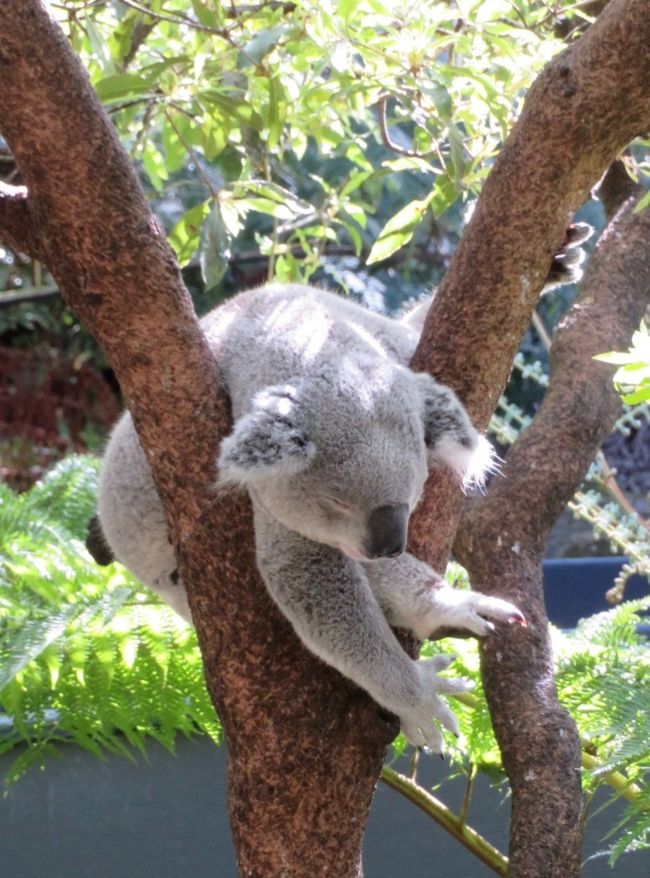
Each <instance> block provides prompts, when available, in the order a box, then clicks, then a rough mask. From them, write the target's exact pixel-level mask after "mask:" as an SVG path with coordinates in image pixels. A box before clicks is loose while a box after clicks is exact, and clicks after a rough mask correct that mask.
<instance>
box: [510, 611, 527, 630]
mask: <svg viewBox="0 0 650 878" xmlns="http://www.w3.org/2000/svg"><path fill="white" fill-rule="evenodd" d="M508 625H521V627H522V628H528V622H526V617H525V616H524V614H523V613H513V614H512V616H509V617H508Z"/></svg>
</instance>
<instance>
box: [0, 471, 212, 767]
mask: <svg viewBox="0 0 650 878" xmlns="http://www.w3.org/2000/svg"><path fill="white" fill-rule="evenodd" d="M97 471H98V462H97V461H96V460H95V459H93V458H91V457H88V456H74V457H69V458H67V459H66V460H63V461H61V463H59V464H58V465H57V466H56V467H55V468H54V469H53V470H52V472H50V473H49V474H48V476H47V477H46V478H45V479H43V481H42V482H40V483H39V484H37V485H36V486H35V487H34V488H32V489H31V490H30V491H29V492H28V493H26V494H22V495H17V494H14V493H13V492H12V491H10V490H9V489H7V488H6V486H0V714H4V717H5V719H4V722H3V723H2V725H1V726H0V729H1V731H0V752H6V751H7V750H10V749H12V748H13V747H15V746H16V745H17V744H20V743H25V742H26V743H28V744H29V745H30V746H29V748H28V749H26V750H25V749H23V750H21V752H20V753H19V755H18V756H17V758H16V759H15V760H14V762H13V764H12V767H11V769H10V771H9V773H8V776H7V778H6V781H7V782H13V781H15V780H16V779H17V778H18V777H19V776H20V775H21V774H22V773H23V772H24V771H26V770H27V768H29V767H30V766H31V765H33V764H41V763H42V762H43V760H44V759H45V758H46V757H47V756H49V755H50V754H52V753H53V752H55V751H56V748H57V747H58V746H60V745H62V744H65V743H68V742H71V741H72V742H74V743H76V744H78V745H79V746H81V747H84V748H85V749H86V750H89V751H90V752H92V753H94V754H96V755H98V756H99V755H102V754H103V753H104V752H106V751H109V752H114V753H122V754H124V755H127V756H128V755H130V754H131V750H130V747H131V748H133V747H135V748H137V749H140V750H143V749H144V747H145V744H146V741H147V739H154V740H156V741H159V742H160V743H161V744H163V745H164V746H165V747H167V748H169V749H170V750H172V749H173V747H174V742H175V740H176V736H177V735H178V734H179V733H181V734H185V735H192V734H195V733H197V732H202V733H207V734H209V735H211V736H212V737H213V738H214V739H215V740H217V741H218V740H219V739H220V726H219V723H218V720H217V718H216V716H215V714H214V710H213V708H212V704H211V702H210V699H209V696H208V694H207V692H206V689H205V684H204V680H203V672H202V666H201V659H200V654H199V650H198V645H197V642H196V637H195V634H194V632H193V630H192V629H191V628H189V626H187V625H186V624H185V623H184V622H182V621H181V620H180V619H179V618H178V617H177V616H176V614H175V613H173V612H172V611H171V610H169V609H168V608H167V607H165V606H163V605H162V604H161V603H160V602H159V601H158V599H157V598H156V597H155V596H154V595H153V594H152V593H150V592H149V591H148V590H146V589H143V588H142V587H141V586H139V585H138V583H136V582H135V580H133V579H132V578H131V577H130V576H129V574H128V573H127V572H126V571H125V570H124V569H123V568H121V567H120V566H119V565H112V566H111V567H108V568H99V567H97V565H96V564H95V563H94V562H93V561H92V559H91V558H90V557H89V555H88V554H87V552H86V549H85V547H84V545H83V542H82V539H83V536H84V533H85V528H86V524H87V521H88V519H89V518H90V517H91V515H92V514H93V511H94V508H95V494H96V487H97Z"/></svg>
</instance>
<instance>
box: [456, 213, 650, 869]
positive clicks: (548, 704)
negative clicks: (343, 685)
mask: <svg viewBox="0 0 650 878" xmlns="http://www.w3.org/2000/svg"><path fill="white" fill-rule="evenodd" d="M634 201H635V199H634V197H632V198H631V199H628V201H627V202H626V204H625V205H624V207H622V208H621V210H620V211H619V212H618V214H617V215H616V216H615V218H614V219H613V220H612V222H611V223H610V224H609V226H608V227H607V229H606V231H605V233H604V234H603V236H602V237H601V240H600V242H599V244H598V247H597V248H596V251H595V253H594V256H593V258H592V262H591V264H590V266H589V269H588V271H587V274H586V276H585V280H584V284H583V287H582V290H581V293H580V295H579V297H578V299H577V300H576V302H575V304H574V305H573V306H572V308H571V309H570V311H569V313H568V314H567V316H566V317H565V318H564V320H563V321H562V323H561V324H560V326H559V327H558V329H557V330H556V332H555V335H554V338H553V346H552V352H551V353H552V358H551V362H552V377H551V383H550V386H549V390H548V393H547V395H546V397H545V400H544V403H543V405H542V408H541V409H540V411H539V413H538V414H537V415H536V417H535V418H534V420H533V423H532V425H531V426H530V427H529V429H528V430H526V431H525V432H524V433H523V434H522V435H521V436H520V438H519V439H518V440H517V442H516V443H515V444H514V445H513V447H512V448H511V450H510V453H509V454H508V456H507V459H506V465H505V467H504V473H503V478H499V479H497V480H495V481H494V483H493V485H492V486H491V488H490V490H489V492H488V494H487V496H486V497H484V498H483V499H481V500H479V501H478V502H476V503H474V504H473V505H472V507H471V509H470V510H469V511H468V513H467V514H466V515H465V516H464V518H463V520H462V522H461V526H460V530H459V535H458V537H457V540H456V544H455V549H456V553H457V555H458V557H459V559H460V560H461V562H462V563H463V564H464V565H465V566H466V567H467V569H468V571H469V573H470V576H471V579H472V583H473V584H474V586H475V587H476V588H478V589H480V590H481V591H485V592H496V593H498V594H499V595H503V596H506V597H508V598H509V599H510V600H512V601H514V602H515V603H516V604H517V605H518V606H519V607H521V608H522V609H523V610H524V612H525V613H526V616H527V619H528V623H529V625H528V629H527V630H526V631H523V630H519V631H511V632H507V633H504V634H503V636H501V637H500V638H498V639H496V638H495V639H492V640H487V641H485V642H484V643H483V644H482V647H481V657H482V671H483V676H484V682H485V689H486V694H487V697H488V701H489V704H490V712H491V715H492V720H493V723H494V729H495V733H496V736H497V739H498V741H499V745H500V747H501V751H502V755H503V761H504V766H505V768H506V771H507V774H508V777H509V779H510V783H511V787H512V805H513V808H512V820H511V827H510V866H509V871H508V875H509V876H512V878H570V876H578V875H579V873H580V846H581V826H580V817H581V790H580V742H579V739H578V735H577V731H576V729H575V725H574V723H573V721H572V720H571V719H570V717H569V716H568V715H567V714H566V712H565V711H564V710H563V709H562V708H561V706H560V704H559V702H558V699H557V692H556V688H555V683H554V680H553V661H552V656H551V652H550V642H549V637H548V620H547V618H546V613H545V608H544V597H543V589H542V556H543V550H544V544H545V542H546V539H547V537H548V534H549V532H550V530H551V528H552V526H553V524H554V523H555V521H556V519H557V517H558V516H559V514H560V512H561V511H562V509H563V508H564V506H565V505H566V503H567V502H568V500H569V499H570V498H571V496H572V495H573V493H574V492H575V490H576V489H577V487H578V486H579V484H580V482H581V480H582V478H583V477H584V474H585V472H586V470H587V468H588V466H589V464H590V462H591V461H592V460H593V457H594V455H595V453H596V451H597V450H598V448H599V447H600V444H601V443H602V441H603V440H604V439H605V438H606V436H607V435H608V433H609V432H610V430H611V427H612V425H613V422H614V420H615V417H616V415H617V414H618V412H619V410H620V400H619V398H618V395H617V394H616V393H615V391H614V388H613V385H612V380H611V378H612V370H611V368H608V367H607V366H605V365H604V364H603V363H599V362H596V361H594V359H593V357H594V355H595V354H597V353H602V352H603V351H606V350H611V349H613V348H615V349H620V348H624V347H626V346H627V343H628V341H629V338H630V335H631V333H632V331H633V330H634V329H635V328H636V327H637V326H638V324H639V321H640V319H641V317H642V315H643V313H644V310H645V306H646V304H647V302H648V299H649V297H650V248H649V247H648V239H649V235H650V211H644V212H642V213H640V214H636V215H635V214H633V213H632V207H633V205H634Z"/></svg>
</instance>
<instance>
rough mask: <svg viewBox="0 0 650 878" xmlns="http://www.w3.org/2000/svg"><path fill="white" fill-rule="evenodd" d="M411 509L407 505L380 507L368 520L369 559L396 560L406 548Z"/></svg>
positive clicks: (374, 510) (367, 547)
mask: <svg viewBox="0 0 650 878" xmlns="http://www.w3.org/2000/svg"><path fill="white" fill-rule="evenodd" d="M408 521H409V508H408V506H407V504H406V503H395V504H392V505H390V506H378V507H377V509H373V511H372V512H371V513H370V516H369V518H368V538H367V540H366V549H367V553H368V557H369V558H395V557H396V556H397V555H401V554H402V552H403V551H404V549H405V548H406V535H407V529H408Z"/></svg>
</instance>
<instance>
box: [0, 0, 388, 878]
mask: <svg viewBox="0 0 650 878" xmlns="http://www.w3.org/2000/svg"><path fill="white" fill-rule="evenodd" d="M0 130H1V131H2V134H3V135H4V137H5V138H6V140H7V142H8V143H9V145H10V147H11V149H12V152H13V154H14V157H15V159H16V162H17V164H18V166H19V168H20V172H21V175H22V178H23V180H24V181H25V183H26V185H27V189H28V192H29V195H28V198H27V200H26V202H25V200H24V199H23V198H22V196H21V197H20V198H19V200H18V202H16V201H15V200H11V201H10V200H9V199H8V198H6V199H4V201H3V204H2V205H0V223H2V225H0V234H1V236H2V237H3V238H4V239H5V240H7V241H9V242H10V243H11V246H12V247H14V246H15V247H16V249H19V250H24V251H26V252H32V253H34V252H36V253H37V255H38V256H39V258H41V259H42V260H43V261H44V262H45V263H46V264H47V265H48V266H49V268H50V269H51V271H52V273H53V275H54V277H55V278H56V281H57V283H58V284H59V287H60V289H61V291H62V293H63V295H64V296H65V298H66V300H67V301H68V303H69V304H70V306H71V307H72V308H73V309H74V310H75V311H76V313H77V314H78V315H79V317H80V318H81V319H82V320H83V321H84V323H85V324H86V326H87V327H88V329H89V330H90V331H91V332H92V333H93V334H94V335H95V337H96V338H97V339H98V341H99V342H100V344H101V345H102V347H103V348H104V350H105V352H106V356H107V358H108V360H109V362H110V363H111V365H112V367H113V368H114V370H115V373H116V375H117V376H118V378H119V381H120V384H121V387H122V390H123V391H124V394H125V396H126V399H127V400H128V404H129V408H130V410H131V412H132V414H133V417H134V420H135V423H136V426H137V428H138V431H139V434H140V437H141V440H142V444H143V446H144V448H145V449H146V450H147V454H148V458H149V462H150V464H151V468H152V472H153V474H154V477H155V480H156V484H157V486H158V489H159V491H160V494H161V498H162V500H163V502H164V505H165V509H166V511H167V514H168V516H169V521H170V525H171V529H172V534H173V536H174V543H175V547H176V550H177V553H178V558H179V567H180V570H181V573H182V577H183V581H184V583H185V585H186V587H187V590H188V594H189V598H190V604H191V606H192V610H193V615H194V620H195V623H196V627H197V631H198V634H199V640H200V644H201V650H202V654H203V660H204V664H205V674H206V680H207V682H208V687H209V689H210V693H211V695H212V698H213V700H214V702H215V705H216V706H217V708H218V711H219V715H220V717H221V719H222V722H223V725H224V728H225V732H226V741H227V746H228V758H229V793H230V795H229V799H230V810H231V817H232V824H233V831H234V836H235V843H236V846H237V850H238V857H239V862H240V869H241V872H242V874H245V875H259V876H271V875H291V876H310V878H311V876H313V875H336V876H337V878H338V876H357V875H359V874H360V872H361V865H360V864H361V839H362V833H363V827H364V824H365V822H366V817H367V814H368V809H369V806H370V801H371V798H372V792H373V789H374V786H375V783H376V779H377V777H378V774H379V771H380V768H381V763H382V759H383V754H384V751H385V747H386V744H387V743H388V741H389V740H390V739H391V737H392V735H393V734H394V731H395V726H394V723H393V722H392V721H389V720H386V719H382V718H381V715H380V712H379V709H378V708H377V707H376V706H375V705H374V704H373V703H372V702H371V700H370V699H369V697H367V696H366V695H365V694H364V693H361V692H360V691H358V690H357V689H355V688H354V687H353V686H352V685H351V684H350V683H349V682H348V681H346V680H344V679H343V678H342V677H341V676H340V675H338V674H337V673H335V672H334V671H333V670H332V669H331V668H329V667H326V666H325V665H323V664H322V663H321V662H319V661H318V660H317V659H316V658H314V657H313V656H312V655H311V654H308V653H307V652H306V651H305V650H304V648H303V647H302V646H301V644H300V643H299V642H298V640H297V638H296V636H295V635H294V633H293V630H292V629H291V628H290V626H289V625H288V624H287V623H286V622H285V621H284V619H283V618H282V617H281V616H280V614H279V613H278V612H277V610H276V608H275V606H274V605H273V604H272V602H271V600H270V598H269V597H268V595H267V592H266V590H265V588H264V587H263V584H262V583H261V581H260V579H259V576H258V574H257V570H256V566H255V559H254V551H253V543H252V523H251V514H250V508H249V504H248V503H247V502H246V500H244V499H242V498H229V499H227V500H224V501H222V502H220V503H219V504H218V503H217V502H216V500H215V497H214V492H213V491H212V488H211V486H212V484H213V481H214V477H215V457H216V449H217V447H218V443H219V441H220V439H221V437H222V436H223V435H224V434H225V433H226V432H227V431H229V429H230V418H229V414H228V406H227V400H226V399H225V396H224V394H223V393H220V392H219V380H218V374H217V369H216V365H215V363H214V361H213V359H212V357H211V356H210V354H209V351H208V349H207V346H206V343H205V340H204V338H203V336H202V334H201V332H200V329H199V327H198V324H197V321H196V318H195V315H194V312H193V308H192V304H191V301H190V299H189V296H188V295H187V293H186V291H185V289H184V287H183V285H182V282H181V278H180V273H179V270H178V267H177V265H176V263H175V260H174V258H173V255H172V253H171V251H170V250H169V248H168V246H167V244H166V241H165V236H164V234H163V233H162V231H161V230H160V228H159V226H158V223H157V221H156V220H155V219H154V217H153V216H152V215H151V213H150V211H149V209H148V206H147V204H146V202H145V199H144V196H143V194H142V192H141V190H140V187H139V184H138V181H137V179H136V176H135V174H134V172H133V170H132V168H131V166H130V164H129V162H128V159H127V157H126V155H125V154H124V152H123V150H122V149H121V147H120V144H119V142H118V140H117V137H116V135H115V133H114V130H113V128H112V126H111V124H110V122H109V121H108V119H107V117H106V115H105V114H104V112H103V110H102V108H101V106H100V104H99V101H98V100H97V98H96V96H95V95H94V93H93V91H92V89H91V87H90V86H89V83H88V81H87V77H86V74H85V72H84V71H83V70H82V68H81V67H80V64H79V62H78V60H77V59H76V58H75V56H74V55H73V53H72V51H71V49H70V47H69V45H68V43H67V41H66V39H65V38H64V36H63V34H62V33H61V31H60V30H59V28H58V27H57V26H55V25H54V24H53V22H52V21H50V20H49V18H48V16H47V14H46V12H45V11H44V9H43V7H42V6H41V4H40V3H39V2H37V0H25V2H21V3H11V4H7V6H6V8H5V9H3V21H2V28H1V29H0ZM13 194H14V195H15V194H16V193H13ZM351 779H353V781H351Z"/></svg>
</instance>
